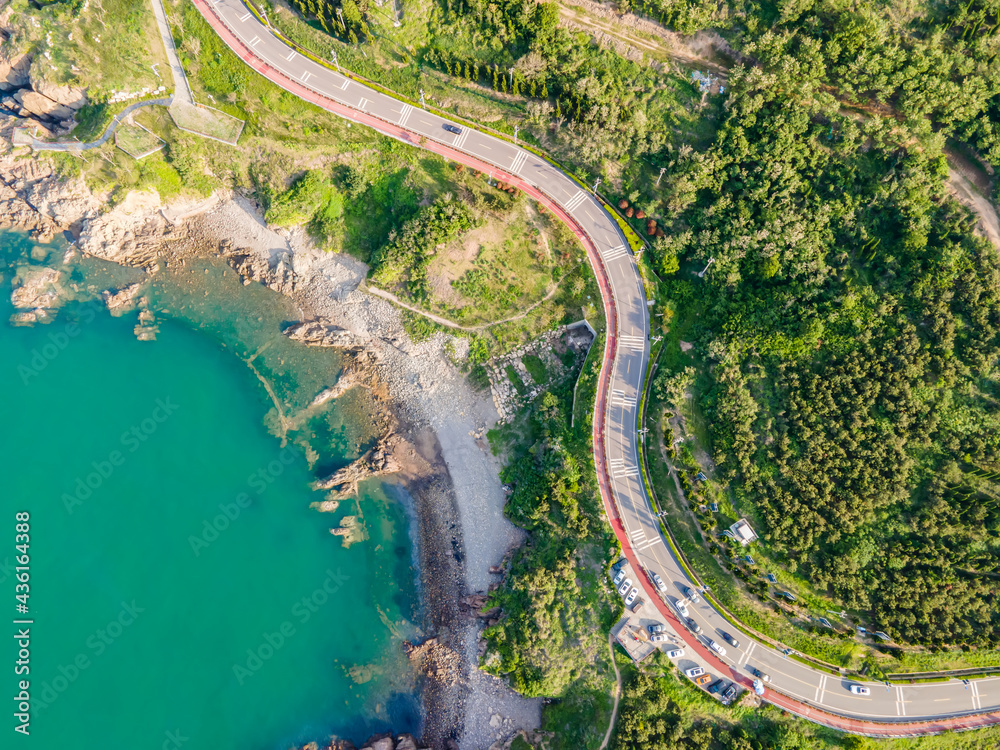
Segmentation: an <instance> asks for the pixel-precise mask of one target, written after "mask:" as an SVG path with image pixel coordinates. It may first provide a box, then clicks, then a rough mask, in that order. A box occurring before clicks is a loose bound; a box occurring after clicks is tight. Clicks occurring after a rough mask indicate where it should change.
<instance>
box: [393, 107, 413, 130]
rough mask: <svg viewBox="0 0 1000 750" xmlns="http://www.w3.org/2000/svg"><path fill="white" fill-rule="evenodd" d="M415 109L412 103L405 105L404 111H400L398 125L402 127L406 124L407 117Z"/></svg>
mask: <svg viewBox="0 0 1000 750" xmlns="http://www.w3.org/2000/svg"><path fill="white" fill-rule="evenodd" d="M412 111H413V106H412V105H410V104H404V105H403V111H402V112H400V113H399V122H398V123H397V125H399V126H400V127H402V126H403V125H405V124H406V119H407V118H408V117H409V116H410V112H412Z"/></svg>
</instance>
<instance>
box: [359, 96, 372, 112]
mask: <svg viewBox="0 0 1000 750" xmlns="http://www.w3.org/2000/svg"><path fill="white" fill-rule="evenodd" d="M369 104H371V102H370V101H368V100H367V99H365V98H364V97H363V96H362V97H361V101H360V102H358V109H364V108H365V107H367V106H368V105H369Z"/></svg>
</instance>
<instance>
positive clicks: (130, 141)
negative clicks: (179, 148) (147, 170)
mask: <svg viewBox="0 0 1000 750" xmlns="http://www.w3.org/2000/svg"><path fill="white" fill-rule="evenodd" d="M115 145H116V146H117V147H118V148H120V149H121V150H122V151H124V152H125V153H126V154H128V155H129V156H131V157H132V158H133V159H142V158H143V157H145V156H149V155H150V154H153V153H155V152H156V151H159V150H160V149H162V148H163V147H164V146H166V145H167V142H166V141H164V140H163V139H162V138H160V137H159V136H157V135H154V134H153V133H151V132H149V131H148V130H146V128H144V127H142V125H138V124H133V123H128V122H123V123H122V124H121V125H119V126H118V129H117V130H116V131H115Z"/></svg>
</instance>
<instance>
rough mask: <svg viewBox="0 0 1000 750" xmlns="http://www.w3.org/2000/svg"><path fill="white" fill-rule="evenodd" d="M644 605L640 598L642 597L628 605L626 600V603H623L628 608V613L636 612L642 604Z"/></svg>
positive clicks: (643, 600)
mask: <svg viewBox="0 0 1000 750" xmlns="http://www.w3.org/2000/svg"><path fill="white" fill-rule="evenodd" d="M636 593H638V592H636ZM645 603H646V600H645V599H643V598H642V597H641V596H640V597H639V598H638V599H636V600H635V601H634V602H632V603H631V604H629V603H628V600H626V601H625V606H626V607H628V608H629V611H630V612H638V611H639V608H640V607H641V606H642V605H643V604H645Z"/></svg>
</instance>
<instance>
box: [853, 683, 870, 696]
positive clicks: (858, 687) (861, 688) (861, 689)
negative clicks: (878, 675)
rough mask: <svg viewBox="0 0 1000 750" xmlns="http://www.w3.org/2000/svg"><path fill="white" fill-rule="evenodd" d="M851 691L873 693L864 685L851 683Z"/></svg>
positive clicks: (861, 693)
mask: <svg viewBox="0 0 1000 750" xmlns="http://www.w3.org/2000/svg"><path fill="white" fill-rule="evenodd" d="M851 692H852V693H854V694H855V695H871V694H872V691H871V690H870V689H868V688H866V687H865V686H864V685H851Z"/></svg>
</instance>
